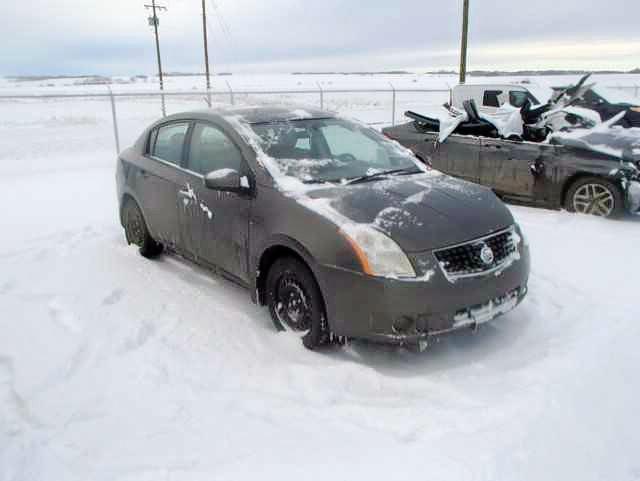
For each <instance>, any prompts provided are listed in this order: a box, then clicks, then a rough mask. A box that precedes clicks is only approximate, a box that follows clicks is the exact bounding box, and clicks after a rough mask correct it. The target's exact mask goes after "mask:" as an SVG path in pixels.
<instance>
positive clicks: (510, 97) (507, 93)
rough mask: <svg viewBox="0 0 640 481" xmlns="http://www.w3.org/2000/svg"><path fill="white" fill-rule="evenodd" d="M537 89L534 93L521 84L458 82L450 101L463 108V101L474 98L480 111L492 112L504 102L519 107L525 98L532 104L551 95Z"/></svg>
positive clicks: (546, 99)
mask: <svg viewBox="0 0 640 481" xmlns="http://www.w3.org/2000/svg"><path fill="white" fill-rule="evenodd" d="M539 90H541V91H540V92H536V95H534V94H533V93H532V92H531V90H530V89H529V88H528V87H527V86H524V85H521V84H460V85H456V86H455V87H454V88H453V89H452V91H451V103H452V105H453V106H454V107H456V108H459V109H463V108H464V107H463V102H465V101H467V100H474V101H475V103H476V105H477V106H478V108H479V109H480V111H481V112H484V113H488V114H493V113H496V112H497V111H498V109H500V108H501V107H503V106H504V105H505V104H509V105H511V106H512V107H515V108H518V109H520V108H522V106H523V105H524V104H525V103H526V101H527V100H529V101H530V102H531V103H532V104H533V105H538V104H542V103H546V102H547V101H548V100H549V98H550V97H551V90H550V89H549V92H544V90H542V89H539ZM545 97H546V98H545Z"/></svg>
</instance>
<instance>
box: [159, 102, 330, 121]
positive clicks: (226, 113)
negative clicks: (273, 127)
mask: <svg viewBox="0 0 640 481" xmlns="http://www.w3.org/2000/svg"><path fill="white" fill-rule="evenodd" d="M228 118H234V119H239V120H241V121H243V122H246V123H248V124H260V123H268V122H282V121H287V120H306V119H327V118H335V114H332V113H330V112H326V111H323V110H319V109H312V108H311V109H310V108H308V107H298V108H296V107H274V106H251V107H236V108H213V109H205V110H196V111H191V112H183V113H179V114H175V115H171V116H169V117H167V118H166V119H164V120H165V121H166V120H181V119H200V120H210V121H216V120H225V119H228Z"/></svg>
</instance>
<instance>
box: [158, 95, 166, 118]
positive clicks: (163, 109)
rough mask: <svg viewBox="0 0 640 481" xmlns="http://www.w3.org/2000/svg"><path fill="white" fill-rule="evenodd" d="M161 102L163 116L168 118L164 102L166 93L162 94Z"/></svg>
mask: <svg viewBox="0 0 640 481" xmlns="http://www.w3.org/2000/svg"><path fill="white" fill-rule="evenodd" d="M160 100H161V101H162V116H163V117H166V116H167V104H166V103H165V101H164V93H161V94H160Z"/></svg>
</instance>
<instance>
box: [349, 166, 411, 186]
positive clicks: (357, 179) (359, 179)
mask: <svg viewBox="0 0 640 481" xmlns="http://www.w3.org/2000/svg"><path fill="white" fill-rule="evenodd" d="M420 172H422V171H421V170H420V169H418V168H416V167H405V168H404V169H394V170H383V171H382V172H376V173H375V174H369V175H362V176H360V177H354V178H353V179H349V181H348V182H347V185H352V184H360V183H362V182H370V181H372V180H377V179H380V178H382V177H387V176H389V175H411V174H419V173H420Z"/></svg>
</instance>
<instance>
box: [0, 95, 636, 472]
mask: <svg viewBox="0 0 640 481" xmlns="http://www.w3.org/2000/svg"><path fill="white" fill-rule="evenodd" d="M344 102H345V105H348V103H349V102H351V105H352V106H353V108H351V109H349V108H347V107H345V109H344V110H345V111H346V112H347V113H349V112H351V113H352V114H353V115H354V116H356V117H358V116H365V117H366V113H367V111H368V110H367V109H368V104H362V103H360V101H359V100H358V99H357V98H356V99H355V100H350V99H349V98H344ZM358 106H361V107H358ZM155 107H156V106H155V105H153V104H152V103H150V102H146V101H139V102H129V103H128V104H127V106H126V107H124V108H122V109H121V110H120V113H121V116H122V117H123V122H124V133H123V136H124V137H126V138H128V139H129V140H130V139H132V138H134V137H135V136H136V135H137V134H138V133H139V131H140V130H141V128H142V127H143V125H144V124H145V123H146V122H147V121H150V120H152V119H153V118H154V115H157V113H156V111H155ZM359 108H360V110H359ZM109 116H110V113H109V111H108V109H107V108H106V104H104V102H100V101H95V102H94V103H91V102H83V103H80V102H67V103H64V102H37V103H36V102H31V101H29V102H0V205H2V206H3V208H2V215H1V216H0V481H10V480H11V481H14V480H19V481H26V480H65V481H66V480H78V481H87V480H91V481H94V480H96V481H100V480H104V481H113V480H123V481H132V480H135V481H145V480H149V481H157V480H169V481H183V480H184V481H186V480H189V481H191V480H207V481H211V480H244V479H251V480H254V479H257V478H260V479H280V480H289V479H318V480H320V479H322V480H326V479H371V480H377V479H415V478H416V477H418V478H420V477H422V478H425V479H437V480H449V479H451V480H516V479H517V480H540V479H545V480H563V481H566V480H574V479H575V480H578V479H579V480H594V481H595V480H603V479H606V480H621V481H625V480H629V481H631V480H638V479H640V457H639V456H638V452H640V416H638V414H637V404H638V396H639V395H640V378H639V377H638V375H637V370H638V366H639V365H640V350H639V349H638V345H639V343H640V322H638V320H639V319H640V306H639V305H638V298H637V297H636V296H637V294H638V286H639V285H640V255H639V254H638V239H639V236H638V233H639V232H640V222H637V221H635V220H625V221H618V222H615V221H606V220H602V219H595V218H588V217H581V216H576V215H570V214H567V213H565V212H552V211H547V210H540V209H532V208H523V207H512V210H513V212H514V214H515V216H516V217H517V219H518V221H519V222H520V223H521V224H522V226H523V228H524V230H525V232H526V234H527V237H528V240H529V242H530V244H531V249H532V255H533V272H532V277H531V282H530V295H529V296H528V298H527V299H526V300H525V302H524V303H523V304H522V305H521V306H520V307H519V308H518V309H517V310H515V311H513V312H512V313H510V314H508V315H506V316H505V317H503V318H501V319H499V320H496V321H494V322H493V323H491V324H489V325H488V326H486V327H484V328H483V329H482V330H481V331H479V332H478V333H476V334H473V333H471V332H469V333H466V332H465V333H461V334H460V335H456V336H451V337H449V338H446V339H444V340H442V341H441V342H440V343H438V344H436V345H434V346H433V347H432V348H431V349H429V350H428V351H427V352H425V353H423V354H413V353H409V352H407V351H404V350H401V349H392V348H385V347H379V346H371V345H367V344H363V343H357V342H356V343H353V344H352V345H351V346H348V347H346V348H342V349H331V350H329V351H326V352H320V353H314V352H309V351H306V350H304V349H303V348H302V346H301V345H300V343H299V341H298V340H297V339H293V338H291V337H289V336H288V335H287V334H278V333H276V332H275V330H274V328H273V327H272V324H271V321H270V319H269V316H268V313H267V312H266V310H264V309H262V308H258V307H256V306H254V305H252V304H251V303H250V300H249V295H248V293H247V292H244V291H243V290H242V289H240V288H238V287H236V286H234V285H232V284H229V283H227V282H225V281H224V280H221V279H219V278H216V277H214V276H212V275H210V274H208V273H207V272H205V271H203V270H201V269H199V268H197V267H194V266H192V265H190V264H188V263H186V262H184V261H181V260H178V259H175V258H173V257H162V258H161V259H160V260H158V261H153V262H151V261H147V260H144V259H143V258H141V257H140V256H139V255H138V254H137V252H136V250H135V249H134V248H130V247H127V246H126V244H125V242H124V237H123V234H122V231H121V228H120V226H119V224H118V220H117V207H116V205H117V204H116V196H115V186H114V164H115V158H114V153H113V145H112V139H111V132H110V124H109V121H110V117H109Z"/></svg>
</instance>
